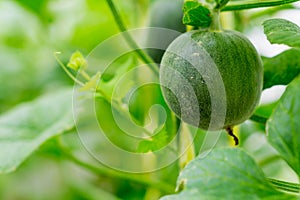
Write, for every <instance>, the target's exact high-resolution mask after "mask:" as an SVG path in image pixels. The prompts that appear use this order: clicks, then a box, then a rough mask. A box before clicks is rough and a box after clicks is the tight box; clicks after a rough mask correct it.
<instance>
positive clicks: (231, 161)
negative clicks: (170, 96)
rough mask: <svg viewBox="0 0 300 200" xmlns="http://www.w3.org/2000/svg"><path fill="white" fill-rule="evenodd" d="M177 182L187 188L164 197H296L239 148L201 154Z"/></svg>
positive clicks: (207, 199)
mask: <svg viewBox="0 0 300 200" xmlns="http://www.w3.org/2000/svg"><path fill="white" fill-rule="evenodd" d="M177 184H178V186H179V187H181V188H182V187H183V190H182V191H181V192H180V193H179V194H176V195H170V196H166V197H164V198H162V200H169V199H172V200H174V199H180V200H185V199H188V200H193V199H197V200H198V199H205V200H210V199H270V200H271V199H296V197H293V196H290V195H288V194H284V193H281V192H279V191H277V190H276V189H275V188H273V187H272V186H271V185H270V184H269V183H268V181H267V180H266V178H264V174H263V172H262V171H261V169H260V168H258V166H257V165H256V164H255V162H254V160H253V159H252V158H251V157H250V156H249V155H248V154H246V153H245V152H244V151H242V150H241V149H238V148H236V149H230V148H220V149H215V150H213V151H212V152H211V153H210V154H209V155H208V156H207V157H205V158H200V157H197V158H196V159H195V160H193V161H192V162H190V163H189V164H188V165H187V167H186V168H184V169H183V171H182V173H181V174H180V176H179V178H178V182H177Z"/></svg>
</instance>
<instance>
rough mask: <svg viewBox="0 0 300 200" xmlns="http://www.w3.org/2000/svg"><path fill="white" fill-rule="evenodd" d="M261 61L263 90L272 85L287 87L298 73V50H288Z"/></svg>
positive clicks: (299, 56)
mask: <svg viewBox="0 0 300 200" xmlns="http://www.w3.org/2000/svg"><path fill="white" fill-rule="evenodd" d="M263 61H264V86H263V87H264V89H265V88H269V87H272V86H273V85H287V84H289V83H290V82H291V81H292V80H293V79H294V78H295V77H296V76H298V74H299V73H300V50H299V49H290V50H287V51H284V52H283V53H281V54H279V55H277V56H275V57H273V58H264V59H263Z"/></svg>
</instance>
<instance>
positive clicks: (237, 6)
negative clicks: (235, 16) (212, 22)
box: [221, 0, 299, 11]
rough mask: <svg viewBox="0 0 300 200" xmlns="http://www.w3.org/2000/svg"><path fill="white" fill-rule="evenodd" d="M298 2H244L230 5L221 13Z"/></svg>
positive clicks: (278, 0) (289, 0)
mask: <svg viewBox="0 0 300 200" xmlns="http://www.w3.org/2000/svg"><path fill="white" fill-rule="evenodd" d="M297 1H299V0H276V1H258V2H255V1H252V2H251V1H248V2H247V1H244V3H242V4H240V3H239V1H236V2H235V3H230V4H228V5H227V6H225V7H224V8H222V9H221V11H234V10H244V9H251V8H262V7H272V6H280V5H284V4H289V3H294V2H297Z"/></svg>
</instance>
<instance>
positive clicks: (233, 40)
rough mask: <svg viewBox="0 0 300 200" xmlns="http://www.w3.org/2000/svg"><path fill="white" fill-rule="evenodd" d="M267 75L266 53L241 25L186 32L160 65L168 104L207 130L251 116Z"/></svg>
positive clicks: (172, 44)
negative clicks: (231, 28)
mask: <svg viewBox="0 0 300 200" xmlns="http://www.w3.org/2000/svg"><path fill="white" fill-rule="evenodd" d="M262 81H263V66H262V61H261V58H260V56H259V55H258V53H257V51H256V49H255V48H254V46H253V45H252V44H251V42H250V41H249V40H248V39H247V38H246V37H245V36H243V35H242V34H241V33H238V32H235V31H208V30H205V31H203V30H197V31H190V32H187V33H184V34H182V35H181V36H179V37H178V38H176V39H175V40H174V41H173V42H172V43H171V44H170V46H169V47H168V48H167V50H166V52H165V54H164V56H163V58H162V63H161V68H160V82H161V86H162V92H163V96H164V98H165V100H166V102H167V104H168V106H169V107H170V108H171V110H172V111H173V112H174V113H175V114H176V115H177V116H178V117H179V118H180V119H181V120H182V121H184V122H186V123H188V124H191V125H193V126H196V127H199V128H202V129H205V130H208V129H209V130H220V129H226V128H229V127H232V126H234V125H237V124H240V123H242V122H243V121H245V120H246V119H248V118H249V117H250V116H251V115H252V113H253V112H254V109H255V107H256V106H257V104H258V102H259V99H260V95H261V91H262ZM212 102H213V104H212ZM218 112H220V113H218ZM212 116H213V117H212Z"/></svg>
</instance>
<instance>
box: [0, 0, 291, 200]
mask: <svg viewBox="0 0 300 200" xmlns="http://www.w3.org/2000/svg"><path fill="white" fill-rule="evenodd" d="M152 1H153V0H152ZM152 1H151V0H126V1H123V0H116V1H115V3H116V5H117V6H118V9H119V11H120V13H121V14H122V16H123V18H124V20H125V23H126V25H127V27H128V28H129V29H130V28H138V27H145V26H147V23H148V22H149V18H148V14H149V6H150V4H151V3H152ZM157 1H158V0H157ZM289 8H291V7H286V8H285V7H282V8H281V9H282V10H285V9H289ZM278 11H280V9H279V10H275V11H272V10H269V12H265V13H263V12H261V10H258V11H257V12H252V11H251V12H243V13H242V12H241V13H235V14H232V13H231V14H228V16H227V18H226V20H227V21H226V22H225V23H224V26H226V27H228V28H234V29H237V30H240V31H243V32H246V34H247V35H248V36H249V37H250V39H251V40H252V41H254V43H255V45H256V46H257V47H258V49H259V51H260V53H262V54H263V55H270V53H268V52H273V53H274V51H272V50H270V48H268V47H267V48H266V46H265V48H264V49H263V48H262V47H261V46H259V44H260V42H261V35H262V33H261V31H262V28H261V27H260V28H257V27H258V26H260V24H261V22H262V18H265V17H270V16H272V15H273V14H275V13H278ZM154 13H155V12H154ZM280 15H282V13H280V12H279V16H280ZM292 15H293V14H292ZM251 17H252V18H251ZM228 19H229V20H228ZM250 21H251V23H250ZM0 27H1V28H0V114H3V113H5V112H7V111H9V110H10V109H12V108H13V107H15V106H16V105H18V104H20V103H23V102H27V101H30V100H32V99H35V98H36V97H38V96H39V95H40V94H42V93H44V92H47V91H52V90H55V89H57V88H59V87H63V86H72V85H73V82H72V80H71V79H70V78H69V77H68V76H67V75H66V74H65V72H64V71H63V70H62V69H61V67H60V66H59V65H58V63H57V61H56V60H55V58H54V56H53V53H54V52H57V51H59V52H61V53H62V54H61V55H60V58H61V59H62V61H63V62H64V63H67V62H68V60H69V58H70V56H71V54H72V53H73V52H75V51H76V50H79V51H81V52H82V53H83V54H84V55H87V54H88V53H89V52H90V51H91V50H92V49H93V48H94V47H95V46H96V45H98V44H99V43H100V42H102V41H103V40H105V39H107V38H108V37H110V36H112V35H114V34H116V33H118V32H119V30H118V28H117V26H116V24H115V22H114V19H113V18H112V15H111V12H110V10H109V8H108V6H107V4H106V2H105V1H103V0H0ZM259 40H260V41H259ZM255 41H256V42H255ZM116 48H117V47H116ZM278 48H279V47H278ZM280 48H282V49H284V48H285V47H280ZM266 49H267V50H268V51H267V50H266ZM273 55H274V54H273ZM273 90H274V88H273ZM283 90H284V88H283V89H281V90H280V91H279V95H277V96H276V95H275V97H270V95H263V103H264V102H272V101H273V100H274V99H276V98H278V96H280V94H281V93H282V91H283ZM274 91H275V90H274ZM274 91H272V94H274ZM269 93H270V92H269ZM270 94H271V93H270ZM270 98H271V100H270ZM269 111H270V109H266V111H264V110H262V111H261V112H262V113H268V112H269ZM263 130H264V127H263V126H261V125H258V124H256V123H252V122H247V123H245V124H244V125H242V126H241V127H240V139H241V140H242V141H243V142H242V146H243V147H244V148H245V149H247V150H248V151H250V152H252V153H253V155H256V156H257V157H256V158H257V160H258V162H259V161H260V160H264V159H265V158H268V157H270V155H271V158H272V156H273V157H274V154H276V153H275V152H274V150H273V149H272V148H271V147H270V145H268V144H266V141H265V137H264V136H263V134H264V133H263ZM199 132H201V131H199ZM250 135H251V136H250ZM73 139H74V140H76V138H73ZM195 139H196V140H195V142H196V143H195V146H196V153H198V150H199V148H200V146H201V142H202V141H203V135H201V134H198V137H196V138H195ZM229 140H230V139H228V138H227V136H226V134H223V135H222V136H221V138H220V140H219V142H218V145H219V146H225V145H228V144H230V141H229ZM257 141H260V142H257ZM77 142H78V141H77ZM75 143H76V142H75ZM253 144H255V145H253ZM0 149H1V147H0ZM275 160H276V156H275ZM261 165H262V167H263V169H264V170H265V172H266V173H267V176H271V177H278V178H282V177H284V178H285V180H293V177H294V174H293V172H291V171H290V170H289V169H288V167H287V166H286V163H284V162H283V161H282V160H277V161H276V162H273V161H272V163H271V164H269V163H263V162H262V163H261ZM274 165H276V167H274ZM275 169H276V170H275ZM177 175H178V166H177V165H176V163H175V165H174V166H171V167H169V168H166V169H164V170H163V171H160V172H158V174H156V177H161V178H162V179H165V180H167V181H168V182H170V184H173V185H174V184H175V180H176V178H177ZM147 177H148V178H149V177H151V174H146V175H145V176H143V177H142V178H147ZM161 195H162V193H160V192H159V191H158V190H156V189H152V188H145V187H144V186H141V185H139V184H136V183H132V182H130V181H126V180H119V179H113V178H109V177H103V176H97V175H95V174H92V173H89V172H87V171H85V170H82V169H81V168H79V167H76V166H75V165H73V164H71V163H70V162H68V161H66V160H65V159H64V158H63V157H62V156H61V153H60V152H59V151H58V150H57V149H56V143H55V141H49V142H47V143H46V144H45V145H43V146H42V147H41V148H40V149H39V150H38V151H37V152H36V153H35V154H34V155H33V156H32V157H31V158H30V159H29V160H27V161H26V162H25V163H24V164H23V165H22V166H21V167H20V169H18V170H17V171H16V172H14V173H12V174H7V175H1V176H0V199H2V200H42V199H43V200H47V199H49V200H50V199H100V200H101V199H105V200H106V199H119V198H120V199H158V198H159V196H161Z"/></svg>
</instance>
